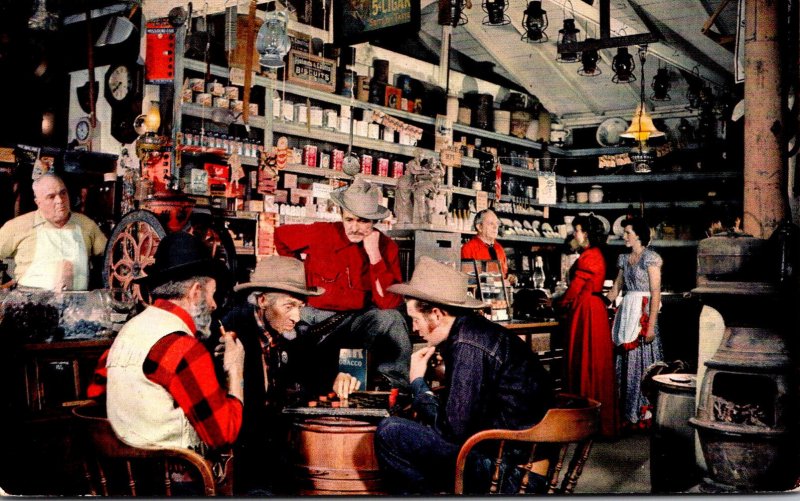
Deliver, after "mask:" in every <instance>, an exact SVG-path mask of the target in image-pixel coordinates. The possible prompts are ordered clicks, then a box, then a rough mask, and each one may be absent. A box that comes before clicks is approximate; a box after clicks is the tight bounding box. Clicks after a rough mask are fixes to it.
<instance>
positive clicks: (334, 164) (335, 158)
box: [331, 150, 344, 170]
mask: <svg viewBox="0 0 800 501" xmlns="http://www.w3.org/2000/svg"><path fill="white" fill-rule="evenodd" d="M343 163H344V150H333V154H332V155H331V168H332V169H333V170H342V164H343Z"/></svg>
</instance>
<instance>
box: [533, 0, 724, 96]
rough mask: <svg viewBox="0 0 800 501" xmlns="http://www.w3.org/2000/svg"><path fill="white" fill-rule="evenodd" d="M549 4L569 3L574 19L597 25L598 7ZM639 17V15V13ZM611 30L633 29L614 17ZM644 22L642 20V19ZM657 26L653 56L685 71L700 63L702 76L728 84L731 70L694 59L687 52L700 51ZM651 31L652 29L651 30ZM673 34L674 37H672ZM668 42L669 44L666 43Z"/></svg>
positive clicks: (551, 1) (557, 0) (552, 0)
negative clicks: (659, 36) (660, 33)
mask: <svg viewBox="0 0 800 501" xmlns="http://www.w3.org/2000/svg"><path fill="white" fill-rule="evenodd" d="M546 1H547V2H548V3H549V4H551V5H555V6H557V7H558V8H561V9H563V8H564V5H565V4H571V5H572V6H573V11H574V13H575V17H576V20H577V18H578V17H580V18H581V20H583V21H585V22H588V23H591V24H594V25H595V26H598V25H599V19H598V9H595V8H592V7H590V6H589V5H586V4H585V3H583V2H575V3H571V2H570V0H546ZM628 3H629V4H631V6H633V7H634V8H635V9H637V10H636V12H637V14H638V13H639V12H640V10H641V8H639V6H638V5H635V6H634V2H633V1H632V0H628ZM639 17H641V15H639ZM610 22H611V31H612V32H615V33H624V32H626V31H628V32H630V31H633V29H632V28H631V27H630V26H627V25H626V24H625V23H622V22H620V21H617V20H616V19H611V20H610ZM643 22H644V21H643ZM659 27H660V28H661V29H662V30H663V34H664V39H663V40H662V41H660V42H658V43H654V44H653V45H652V46H650V47H648V53H650V54H652V55H653V56H655V57H657V58H659V59H661V60H662V61H664V62H666V63H669V64H671V65H673V66H676V67H678V68H682V69H684V70H687V71H692V68H694V67H695V66H697V65H698V63H699V64H702V65H703V66H705V67H706V69H707V72H706V73H705V74H704V75H703V78H704V79H706V80H708V81H709V82H712V83H714V84H716V85H719V86H726V85H729V84H730V81H731V75H732V71H730V70H726V69H725V68H722V67H721V66H720V65H718V64H716V62H714V61H713V60H711V59H710V58H705V59H703V60H702V61H696V60H694V59H693V58H692V57H690V56H689V55H688V54H693V55H694V56H697V55H698V54H702V52H701V51H697V50H696V49H694V50H692V49H693V48H692V46H691V45H690V44H688V42H686V41H685V40H684V44H685V45H684V46H678V45H677V44H676V43H675V42H674V41H673V40H675V39H678V38H680V39H681V40H682V38H681V37H678V36H677V34H675V33H671V32H669V31H666V30H664V28H663V27H662V26H661V25H659ZM651 31H652V30H651ZM673 36H674V38H673ZM668 43H669V45H668Z"/></svg>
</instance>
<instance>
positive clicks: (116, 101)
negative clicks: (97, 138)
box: [103, 63, 144, 144]
mask: <svg viewBox="0 0 800 501" xmlns="http://www.w3.org/2000/svg"><path fill="white" fill-rule="evenodd" d="M143 77H144V69H143V68H142V66H140V65H138V64H135V63H133V64H129V63H117V64H112V65H111V66H110V67H109V68H108V71H106V78H105V86H104V93H103V95H104V96H105V98H106V100H107V101H108V104H109V105H110V106H111V130H110V132H111V135H112V136H113V137H114V139H116V140H117V141H119V142H121V143H123V144H128V143H131V142H133V141H134V140H135V139H136V138H137V137H138V134H137V133H136V131H135V130H134V127H133V123H134V120H135V119H136V117H137V116H138V115H140V114H141V113H142V97H143V95H144V82H143Z"/></svg>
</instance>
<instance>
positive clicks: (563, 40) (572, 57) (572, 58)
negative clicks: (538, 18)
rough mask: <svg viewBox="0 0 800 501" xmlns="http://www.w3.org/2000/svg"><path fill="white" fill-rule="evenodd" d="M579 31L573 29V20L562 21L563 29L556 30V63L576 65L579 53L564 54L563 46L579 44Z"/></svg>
mask: <svg viewBox="0 0 800 501" xmlns="http://www.w3.org/2000/svg"><path fill="white" fill-rule="evenodd" d="M580 33H581V30H579V29H578V28H576V27H575V19H572V18H569V19H564V27H563V28H561V29H560V30H558V41H557V42H556V50H557V52H556V61H558V62H559V63H577V62H578V61H580V52H565V51H564V50H563V49H564V47H565V46H567V45H570V44H574V43H578V42H580Z"/></svg>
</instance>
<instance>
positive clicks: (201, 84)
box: [189, 78, 206, 92]
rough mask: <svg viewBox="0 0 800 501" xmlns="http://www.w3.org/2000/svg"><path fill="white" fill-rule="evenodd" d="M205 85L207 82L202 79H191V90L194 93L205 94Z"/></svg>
mask: <svg viewBox="0 0 800 501" xmlns="http://www.w3.org/2000/svg"><path fill="white" fill-rule="evenodd" d="M205 85H206V81H205V80H203V79H202V78H190V79H189V89H191V90H192V91H194V92H205V90H206V89H205Z"/></svg>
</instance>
